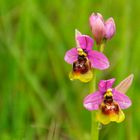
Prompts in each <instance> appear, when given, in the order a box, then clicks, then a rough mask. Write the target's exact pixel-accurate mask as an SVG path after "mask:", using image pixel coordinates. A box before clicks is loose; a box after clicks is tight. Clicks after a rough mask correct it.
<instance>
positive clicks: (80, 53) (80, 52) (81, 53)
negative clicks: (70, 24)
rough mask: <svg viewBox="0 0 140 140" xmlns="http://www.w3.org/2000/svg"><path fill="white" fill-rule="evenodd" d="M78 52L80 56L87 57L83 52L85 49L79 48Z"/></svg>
mask: <svg viewBox="0 0 140 140" xmlns="http://www.w3.org/2000/svg"><path fill="white" fill-rule="evenodd" d="M77 51H78V54H79V55H84V56H87V54H86V53H85V52H84V51H83V49H81V48H77Z"/></svg>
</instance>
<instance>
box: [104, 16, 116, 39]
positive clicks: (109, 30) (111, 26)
mask: <svg viewBox="0 0 140 140" xmlns="http://www.w3.org/2000/svg"><path fill="white" fill-rule="evenodd" d="M115 32H116V26H115V22H114V20H113V18H109V19H108V20H107V21H106V22H105V39H111V38H112V37H113V36H114V34H115Z"/></svg>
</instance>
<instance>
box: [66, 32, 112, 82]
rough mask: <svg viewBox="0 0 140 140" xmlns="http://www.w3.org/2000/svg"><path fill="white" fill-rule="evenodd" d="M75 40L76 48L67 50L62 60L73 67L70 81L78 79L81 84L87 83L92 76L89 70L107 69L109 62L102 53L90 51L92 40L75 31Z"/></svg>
mask: <svg viewBox="0 0 140 140" xmlns="http://www.w3.org/2000/svg"><path fill="white" fill-rule="evenodd" d="M75 39H76V47H75V48H72V49H70V50H68V51H67V52H66V54H65V58H64V59H65V61H66V62H67V63H69V64H72V66H73V69H72V71H71V72H70V74H69V77H70V79H71V80H74V79H79V80H80V81H82V82H89V81H90V80H91V79H92V76H93V75H92V71H91V69H92V68H95V69H100V70H104V69H107V68H108V67H109V61H108V59H107V57H106V56H105V55H104V54H103V53H101V52H98V51H94V50H92V47H93V39H92V38H91V37H89V36H88V35H82V34H81V33H80V32H79V31H78V30H76V32H75Z"/></svg>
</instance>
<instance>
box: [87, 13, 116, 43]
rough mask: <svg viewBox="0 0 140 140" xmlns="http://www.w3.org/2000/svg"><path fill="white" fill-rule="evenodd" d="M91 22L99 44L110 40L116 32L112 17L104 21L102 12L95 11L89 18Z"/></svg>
mask: <svg viewBox="0 0 140 140" xmlns="http://www.w3.org/2000/svg"><path fill="white" fill-rule="evenodd" d="M89 23H90V27H91V31H92V34H93V36H94V39H95V40H96V43H97V44H101V43H102V41H103V40H110V39H111V38H112V37H113V36H114V34H115V32H116V26H115V22H114V19H113V18H112V17H110V18H109V19H107V20H106V21H104V19H103V17H102V15H101V14H100V13H93V14H92V15H91V16H90V18H89Z"/></svg>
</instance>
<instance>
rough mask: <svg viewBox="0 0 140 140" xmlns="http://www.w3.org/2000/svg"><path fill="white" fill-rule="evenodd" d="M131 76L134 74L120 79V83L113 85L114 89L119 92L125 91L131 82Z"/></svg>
mask: <svg viewBox="0 0 140 140" xmlns="http://www.w3.org/2000/svg"><path fill="white" fill-rule="evenodd" d="M133 78H134V74H131V75H129V76H128V77H127V78H125V79H124V80H123V81H121V82H120V84H119V85H118V86H116V87H115V89H116V90H117V91H119V92H121V93H126V92H127V90H128V89H129V87H130V86H131V84H132V82H133Z"/></svg>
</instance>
